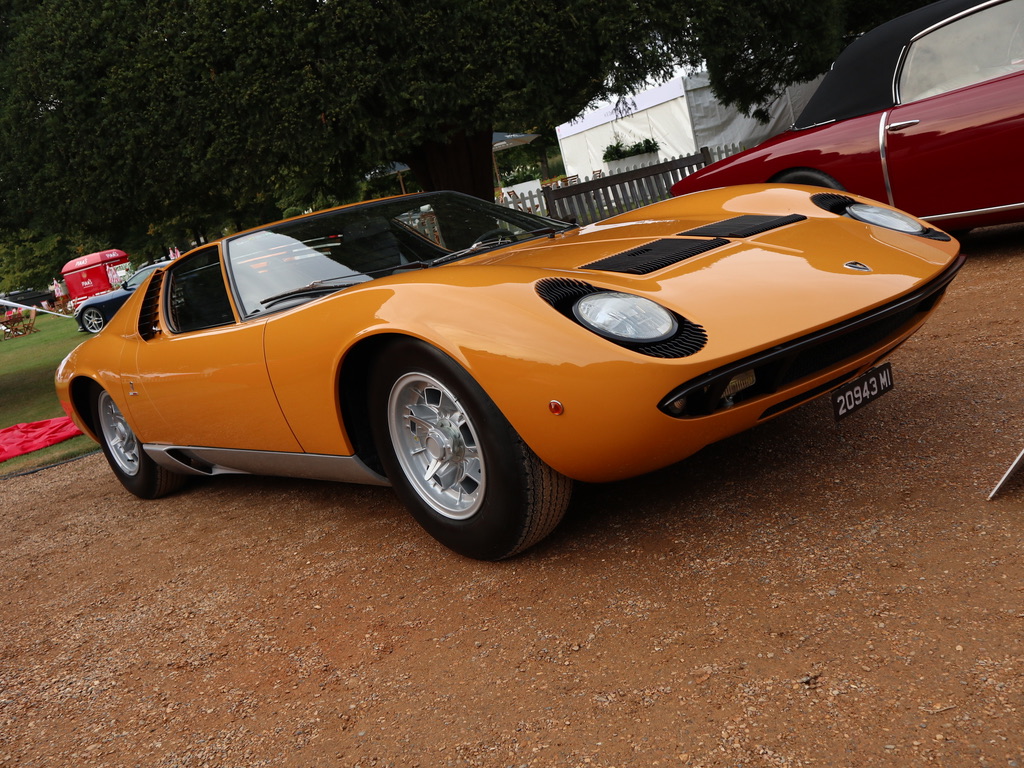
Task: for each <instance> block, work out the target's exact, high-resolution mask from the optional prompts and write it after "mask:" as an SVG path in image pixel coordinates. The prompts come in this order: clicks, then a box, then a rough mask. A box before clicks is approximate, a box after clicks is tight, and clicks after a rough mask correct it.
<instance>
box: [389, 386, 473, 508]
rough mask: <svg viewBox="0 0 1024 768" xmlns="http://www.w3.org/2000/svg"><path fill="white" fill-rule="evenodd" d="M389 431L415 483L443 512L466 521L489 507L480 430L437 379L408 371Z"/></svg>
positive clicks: (394, 394) (393, 402)
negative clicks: (478, 434)
mask: <svg viewBox="0 0 1024 768" xmlns="http://www.w3.org/2000/svg"><path fill="white" fill-rule="evenodd" d="M388 430H389V432H390V434H391V444H392V445H393V446H394V449H395V455H396V456H397V458H398V462H399V463H400V464H401V465H402V471H403V472H404V473H405V476H406V478H408V480H409V483H410V485H412V487H413V488H414V489H415V490H416V492H417V493H418V494H419V495H420V497H421V498H422V499H423V500H424V501H426V502H427V504H429V505H430V506H431V508H433V509H434V511H436V512H437V513H438V514H441V515H443V516H445V517H447V518H450V519H452V520H466V519H468V518H470V517H472V516H473V515H475V514H476V513H477V511H479V509H480V506H481V504H482V503H483V496H484V484H485V482H486V474H485V468H484V457H483V454H482V452H481V448H480V442H479V441H478V440H477V436H476V430H475V428H474V427H473V424H472V422H471V421H470V419H469V414H468V413H466V411H465V409H463V407H462V405H461V404H460V403H459V401H458V399H457V398H456V397H455V396H454V395H453V394H452V393H451V392H450V391H449V390H448V389H447V388H446V387H445V386H444V385H443V384H441V382H439V381H438V380H437V379H435V378H433V377H432V376H429V375H427V374H425V373H407V374H405V375H404V376H402V377H401V378H400V379H398V381H396V382H395V384H394V386H393V387H392V388H391V395H390V396H389V397H388Z"/></svg>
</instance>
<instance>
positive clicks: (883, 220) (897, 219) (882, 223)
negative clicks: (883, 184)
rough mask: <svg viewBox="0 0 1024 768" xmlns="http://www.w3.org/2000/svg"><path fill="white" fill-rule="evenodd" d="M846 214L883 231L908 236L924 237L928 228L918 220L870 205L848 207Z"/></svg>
mask: <svg viewBox="0 0 1024 768" xmlns="http://www.w3.org/2000/svg"><path fill="white" fill-rule="evenodd" d="M846 213H847V214H848V215H849V216H850V218H852V219H856V220H857V221H861V222H864V223H865V224H872V225H874V226H876V227H882V228H883V229H891V230H893V231H895V232H902V233H904V234H906V235H923V234H924V233H925V230H927V229H928V228H927V227H926V226H925V225H924V224H922V223H921V222H920V221H918V220H917V219H915V218H913V217H911V216H908V215H907V214H905V213H901V212H900V211H894V210H893V209H892V208H882V207H881V206H878V205H869V204H868V203H852V204H851V205H848V206H847V207H846Z"/></svg>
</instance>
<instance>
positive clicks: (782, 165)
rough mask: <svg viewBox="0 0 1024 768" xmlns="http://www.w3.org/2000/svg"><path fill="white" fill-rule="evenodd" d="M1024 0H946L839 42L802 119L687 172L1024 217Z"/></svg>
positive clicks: (919, 206) (686, 186)
mask: <svg viewBox="0 0 1024 768" xmlns="http://www.w3.org/2000/svg"><path fill="white" fill-rule="evenodd" d="M1022 139H1024V0H990V1H989V2H978V0H941V2H937V3H933V4H931V5H928V6H926V7H924V8H920V9H918V10H916V11H913V12H911V13H908V14H906V15H904V16H900V17H899V18H897V19H894V20H892V21H890V22H887V23H885V24H882V25H881V26H879V27H876V28H875V29H873V30H871V31H870V32H868V33H867V34H865V35H863V36H861V37H860V38H858V39H857V40H856V41H855V42H854V43H853V44H851V45H850V46H849V47H848V48H846V50H844V51H843V52H842V54H840V56H839V57H838V58H837V59H836V61H835V63H834V64H833V67H832V69H831V71H830V72H828V74H827V75H826V76H825V78H824V79H823V80H822V82H821V85H820V86H819V87H818V90H817V91H816V92H815V94H814V96H813V97H812V98H811V100H810V101H809V102H808V104H807V106H806V108H805V109H804V111H803V112H802V113H801V115H800V117H799V119H797V121H796V123H795V124H794V126H793V128H791V129H790V130H788V131H786V132H784V133H782V134H780V135H778V136H776V137H775V138H773V139H770V140H768V141H766V142H765V143H763V144H761V145H760V146H757V147H755V148H753V149H751V150H748V151H746V152H742V153H740V154H738V155H734V156H733V157H729V158H726V159H724V160H722V161H720V162H717V163H714V164H712V165H710V166H708V167H707V168H704V169H702V170H700V171H698V172H697V173H694V174H693V175H691V176H688V177H686V178H684V179H682V180H681V181H679V182H677V183H676V184H675V185H674V186H673V187H672V194H674V195H682V194H687V193H689V192H695V191H697V190H702V189H711V188H714V187H722V186H728V185H733V184H746V183H750V182H778V183H790V184H813V185H817V186H823V187H831V188H833V189H840V190H848V191H851V192H855V193H857V194H861V195H865V196H867V197H871V198H874V199H876V200H883V201H885V202H888V203H889V204H890V205H893V206H895V207H897V208H902V209H903V210H905V211H908V212H910V213H913V214H914V215H916V216H918V217H920V218H923V219H926V220H928V221H929V222H932V223H934V224H937V225H939V226H941V227H943V228H944V229H952V230H962V229H968V228H970V227H975V226H981V225H987V224H998V223H1003V222H1008V221H1021V220H1024V186H1022V185H1021V183H1020V179H1021V177H1022V175H1024V152H1022V151H1021V141H1022Z"/></svg>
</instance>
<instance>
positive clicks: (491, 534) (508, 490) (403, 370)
mask: <svg viewBox="0 0 1024 768" xmlns="http://www.w3.org/2000/svg"><path fill="white" fill-rule="evenodd" d="M369 408H370V422H371V426H372V429H373V436H374V441H375V443H376V447H377V451H378V454H379V455H380V459H381V463H382V464H383V465H384V470H385V472H386V473H387V476H388V478H389V479H390V480H391V483H392V485H393V486H394V489H395V493H396V494H398V497H399V499H401V501H402V502H403V503H404V504H405V506H406V507H408V509H409V511H410V513H411V514H412V516H413V517H414V518H416V520H417V521H418V522H419V523H420V525H422V526H423V527H424V528H425V529H426V530H427V532H428V533H429V534H430V535H431V536H433V537H434V538H435V539H437V540H438V541H439V542H441V543H442V544H444V545H445V546H446V547H448V548H450V549H452V550H454V551H456V552H458V553H459V554H461V555H465V556H466V557H473V558H476V559H478V560H501V559H504V558H506V557H511V556H513V555H516V554H519V553H520V552H522V551H523V550H525V549H527V548H528V547H531V546H533V545H534V544H536V543H537V542H538V541H540V540H541V539H543V538H544V537H545V536H547V535H548V534H549V533H551V531H552V530H554V528H555V526H557V525H558V523H559V521H561V519H562V516H563V515H564V514H565V509H566V507H567V506H568V504H569V497H570V495H571V493H572V480H570V479H569V478H567V477H565V476H564V475H561V474H559V473H558V472H556V471H555V470H553V469H552V468H551V467H549V466H548V465H547V464H545V463H544V462H543V461H541V460H540V458H538V457H537V455H536V454H534V453H533V451H531V450H530V448H529V447H528V446H527V445H526V444H525V443H524V442H523V440H522V438H520V437H519V435H518V434H517V433H516V431H515V430H514V429H513V428H512V426H511V425H510V424H509V423H508V421H507V420H506V419H505V417H504V416H503V415H502V413H501V411H499V410H498V408H497V406H495V405H494V403H493V402H492V401H491V399H490V398H489V397H488V396H487V394H486V393H485V392H484V391H483V389H481V388H480V386H479V385H478V384H477V383H476V382H475V381H473V379H472V378H471V377H470V376H469V374H467V373H466V372H465V370H463V368H462V367H461V366H460V365H459V364H458V363H456V362H455V361H454V360H452V359H451V358H450V357H448V356H447V355H445V354H444V353H443V352H441V351H439V350H437V349H435V348H434V347H431V346H428V345H426V344H423V343H421V342H418V341H414V340H411V339H409V340H402V341H398V342H395V343H394V344H392V345H391V346H389V347H388V349H387V351H386V353H385V355H384V356H383V357H382V358H381V359H380V360H378V362H377V364H376V366H375V368H374V371H373V373H372V375H371V378H370V390H369Z"/></svg>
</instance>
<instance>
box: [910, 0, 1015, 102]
mask: <svg viewBox="0 0 1024 768" xmlns="http://www.w3.org/2000/svg"><path fill="white" fill-rule="evenodd" d="M1021 69H1024V0H1008V2H1005V3H1000V4H999V5H994V6H991V7H989V8H985V9H984V10H981V11H978V12H977V13H972V14H971V15H970V16H965V17H964V18H962V19H958V20H956V21H953V22H951V23H949V24H946V25H945V26H942V27H939V28H938V29H936V30H934V31H932V32H929V33H928V34H927V35H925V36H923V37H921V38H919V39H917V40H915V41H914V42H912V43H911V44H910V47H909V49H908V51H907V56H906V59H905V60H904V63H903V68H902V69H901V71H900V78H899V96H900V103H901V104H906V103H908V102H911V101H916V100H918V99H925V98H928V97H929V96H937V95H939V94H940V93H946V92H947V91H952V90H955V89H957V88H964V87H966V86H968V85H974V84H975V83H981V82H984V81H985V80H991V79H993V78H996V77H1001V76H1003V75H1006V74H1009V73H1011V72H1017V71H1020V70H1021Z"/></svg>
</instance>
